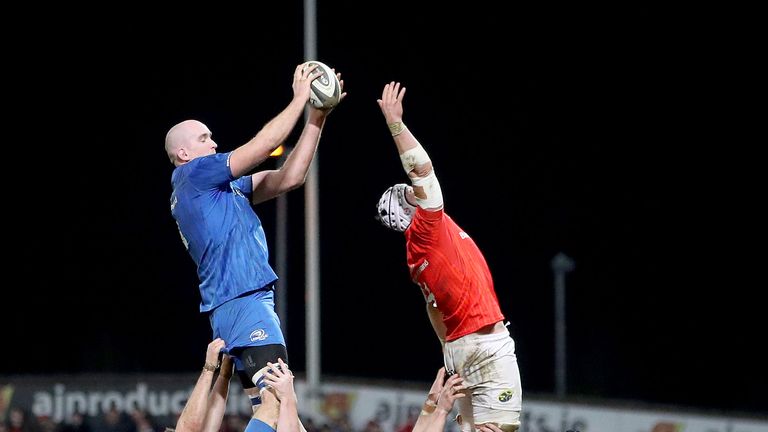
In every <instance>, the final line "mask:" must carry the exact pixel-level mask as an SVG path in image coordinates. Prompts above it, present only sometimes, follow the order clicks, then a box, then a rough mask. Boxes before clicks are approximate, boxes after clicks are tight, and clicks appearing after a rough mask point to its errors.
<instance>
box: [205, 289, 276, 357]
mask: <svg viewBox="0 0 768 432" xmlns="http://www.w3.org/2000/svg"><path fill="white" fill-rule="evenodd" d="M209 319H210V321H211V328H212V329H213V337H214V339H215V338H221V339H223V340H224V342H226V343H227V346H226V348H225V349H224V351H225V352H227V353H229V352H231V351H232V350H233V349H241V348H245V347H251V346H262V345H272V344H280V345H283V346H285V338H284V337H283V332H282V330H281V329H280V319H279V318H278V317H277V313H276V312H275V291H274V290H272V289H268V290H259V291H254V292H252V293H249V294H246V295H244V296H241V297H237V298H235V299H232V300H230V301H228V302H226V303H224V304H222V305H221V306H219V307H217V308H216V309H214V310H213V311H211V314H210V317H209ZM235 365H236V367H237V369H238V370H241V369H242V365H240V364H239V361H238V360H237V359H236V360H235Z"/></svg>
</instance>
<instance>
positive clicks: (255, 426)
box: [245, 417, 275, 432]
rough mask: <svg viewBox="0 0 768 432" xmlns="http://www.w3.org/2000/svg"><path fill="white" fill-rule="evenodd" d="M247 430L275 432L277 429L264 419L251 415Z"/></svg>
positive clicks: (248, 431)
mask: <svg viewBox="0 0 768 432" xmlns="http://www.w3.org/2000/svg"><path fill="white" fill-rule="evenodd" d="M245 432H275V430H274V429H272V428H271V427H270V426H269V425H268V424H266V423H264V422H263V421H261V420H259V419H255V418H253V417H251V420H250V421H249V422H248V426H246V427H245Z"/></svg>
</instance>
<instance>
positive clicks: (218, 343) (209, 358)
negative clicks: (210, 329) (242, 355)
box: [205, 338, 227, 369]
mask: <svg viewBox="0 0 768 432" xmlns="http://www.w3.org/2000/svg"><path fill="white" fill-rule="evenodd" d="M226 345H227V344H226V342H224V341H223V340H221V338H216V339H214V340H213V341H211V343H209V344H208V350H207V351H206V352H205V365H206V366H208V367H213V368H215V369H218V368H219V366H221V364H220V363H219V353H220V352H221V350H223V349H224V347H225V346H226Z"/></svg>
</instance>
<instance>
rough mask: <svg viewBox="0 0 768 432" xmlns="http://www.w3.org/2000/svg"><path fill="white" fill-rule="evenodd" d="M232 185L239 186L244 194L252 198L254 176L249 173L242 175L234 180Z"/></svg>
mask: <svg viewBox="0 0 768 432" xmlns="http://www.w3.org/2000/svg"><path fill="white" fill-rule="evenodd" d="M232 186H233V187H236V188H238V189H239V190H240V192H242V193H243V195H245V196H246V197H248V200H250V199H251V198H252V195H253V178H252V177H251V176H249V175H247V176H242V177H240V178H239V179H237V180H235V181H234V182H232Z"/></svg>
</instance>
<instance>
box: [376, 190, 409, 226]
mask: <svg viewBox="0 0 768 432" xmlns="http://www.w3.org/2000/svg"><path fill="white" fill-rule="evenodd" d="M409 199H410V201H409ZM413 201H415V198H414V195H413V188H412V187H410V186H408V185H406V184H405V183H398V184H396V185H394V186H391V187H390V188H389V189H387V190H386V191H384V193H383V194H382V195H381V199H379V204H378V205H377V206H376V212H377V214H376V219H378V220H379V222H381V224H382V225H384V226H385V227H387V228H390V229H393V230H395V231H399V232H404V231H405V230H406V229H408V227H409V226H410V225H411V220H413V215H414V214H416V206H415V205H413V204H411V202H413Z"/></svg>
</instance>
